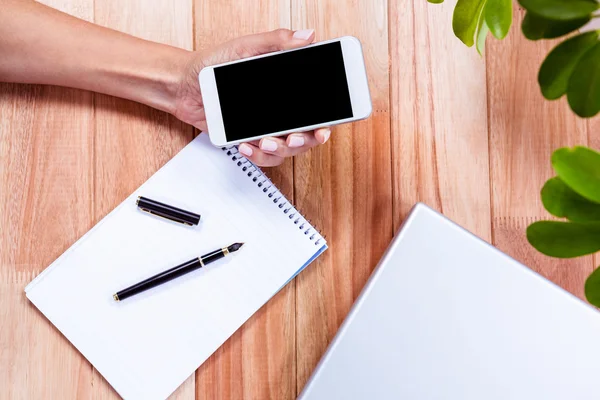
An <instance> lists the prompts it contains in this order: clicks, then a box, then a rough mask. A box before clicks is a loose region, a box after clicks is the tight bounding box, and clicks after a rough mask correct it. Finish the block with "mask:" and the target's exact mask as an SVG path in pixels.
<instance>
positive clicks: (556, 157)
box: [428, 0, 600, 307]
mask: <svg viewBox="0 0 600 400" xmlns="http://www.w3.org/2000/svg"><path fill="white" fill-rule="evenodd" d="M428 1H429V2H430V3H442V2H443V1H444V0H428ZM518 1H519V4H520V5H521V6H522V7H523V8H525V10H526V14H525V17H524V19H523V22H522V24H521V31H522V33H523V35H525V37H526V38H527V39H530V40H540V39H556V38H560V37H562V36H565V35H569V34H571V33H573V32H575V31H578V30H579V29H580V28H582V27H584V26H585V25H586V24H588V23H589V22H590V21H591V20H592V19H594V18H596V17H597V16H599V15H596V12H597V11H598V9H600V4H599V3H598V2H597V1H596V0H518ZM512 12H513V4H512V0H458V1H457V3H456V6H455V8H454V14H453V16H452V30H453V31H454V34H455V35H456V36H457V37H458V38H459V39H460V40H461V41H462V42H463V43H464V44H465V45H467V46H469V47H471V46H473V45H474V44H475V45H476V48H477V51H478V52H479V54H483V51H484V46H485V40H486V38H487V36H488V33H490V32H491V33H492V35H493V36H494V37H495V38H497V39H503V38H504V37H506V35H507V34H508V32H509V30H510V27H511V24H512ZM599 37H600V31H598V30H591V31H588V32H582V33H580V32H578V33H576V34H573V35H571V36H570V37H568V38H567V39H565V40H564V41H562V42H561V43H560V44H558V45H557V46H556V47H554V48H553V49H552V50H551V51H550V53H549V54H548V56H547V57H546V58H545V60H544V61H543V63H542V65H541V67H540V71H539V73H538V83H539V85H540V89H541V92H542V95H543V96H544V97H545V98H546V99H548V100H555V99H558V98H561V97H562V96H563V95H565V94H566V96H567V100H568V103H569V106H570V107H571V109H572V110H573V111H574V112H575V113H576V114H577V115H579V116H580V117H592V116H594V115H596V114H598V112H599V111H600V41H599V40H598V39H599ZM552 166H553V168H554V171H555V172H556V174H557V176H556V177H554V178H552V179H550V180H548V181H547V182H546V184H545V185H544V187H543V188H542V192H541V196H542V203H543V204H544V207H545V208H546V210H548V212H549V213H550V214H552V215H553V216H555V217H559V218H564V219H565V220H563V221H556V220H555V221H538V222H535V223H533V224H531V225H530V226H529V227H528V228H527V240H528V241H529V243H530V244H531V245H532V246H533V247H534V248H535V249H537V250H538V251H540V252H541V253H543V254H546V255H548V256H551V257H559V258H573V257H579V256H583V255H587V254H592V253H595V252H597V251H600V153H598V152H596V151H594V150H591V149H589V148H587V147H575V148H571V149H570V148H561V149H558V150H556V151H555V152H554V154H553V155H552ZM585 296H586V298H587V300H588V301H589V302H590V303H591V304H593V305H595V306H597V307H600V268H597V269H596V270H595V271H594V272H593V273H592V274H591V275H590V276H589V277H588V278H587V280H586V282H585Z"/></svg>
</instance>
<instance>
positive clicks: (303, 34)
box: [292, 29, 315, 40]
mask: <svg viewBox="0 0 600 400" xmlns="http://www.w3.org/2000/svg"><path fill="white" fill-rule="evenodd" d="M314 31H315V30H314V29H301V30H299V31H296V32H294V36H292V37H293V38H294V39H300V40H308V38H310V35H312V34H313V32H314Z"/></svg>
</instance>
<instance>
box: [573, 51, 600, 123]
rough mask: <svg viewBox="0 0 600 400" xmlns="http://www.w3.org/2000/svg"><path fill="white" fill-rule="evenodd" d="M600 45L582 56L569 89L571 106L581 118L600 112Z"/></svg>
mask: <svg viewBox="0 0 600 400" xmlns="http://www.w3.org/2000/svg"><path fill="white" fill-rule="evenodd" d="M599 66H600V43H596V44H595V45H594V47H592V48H591V49H589V50H588V51H587V52H586V53H585V54H584V55H582V56H581V58H580V59H579V62H578V63H577V65H576V66H575V69H574V70H573V73H572V74H571V78H569V85H568V87H567V100H569V106H571V109H572V110H573V111H575V114H577V115H579V116H580V117H584V118H587V117H593V116H594V115H596V114H598V111H600V67H599Z"/></svg>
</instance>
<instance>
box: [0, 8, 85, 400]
mask: <svg viewBox="0 0 600 400" xmlns="http://www.w3.org/2000/svg"><path fill="white" fill-rule="evenodd" d="M45 3H47V4H49V5H51V6H53V7H55V8H58V9H61V10H62V11H65V12H68V13H71V14H74V15H76V16H78V17H80V18H84V19H87V20H91V19H92V18H93V2H92V1H91V0H79V1H61V0H50V1H45ZM92 104H93V101H92V94H91V93H88V92H82V91H77V90H71V89H63V88H56V87H44V86H28V85H17V84H0V226H1V227H2V228H1V229H0V314H1V315H2V318H1V319H2V323H1V324H0V365H2V367H0V398H81V397H86V394H87V393H89V389H90V388H91V378H92V371H91V367H90V366H89V364H88V363H87V362H86V361H85V359H84V358H83V357H82V356H81V355H80V354H79V353H78V352H77V351H76V350H75V349H74V348H73V347H72V346H71V345H70V343H69V342H68V341H67V340H66V339H65V338H64V337H63V336H62V335H61V334H60V333H59V332H58V331H57V330H56V329H54V327H53V326H52V325H51V324H50V322H48V321H47V320H46V319H45V318H44V317H43V316H42V314H41V313H39V312H38V311H37V310H36V309H35V308H34V307H33V306H32V305H31V304H30V303H29V301H27V299H26V298H25V294H24V292H23V289H24V287H25V285H26V284H27V283H29V282H30V281H31V279H33V277H34V276H36V275H37V274H38V273H39V272H41V270H43V269H44V268H46V267H47V266H48V265H49V264H50V263H51V262H52V261H54V259H55V258H56V257H58V256H59V255H60V254H61V253H62V252H63V251H64V250H66V249H67V248H68V247H69V246H70V245H71V244H72V243H73V242H75V241H76V240H77V239H78V238H79V237H81V236H82V235H83V234H84V233H85V232H86V231H87V230H88V229H89V228H90V227H91V226H92V223H93V220H92V213H91V211H92V209H93V197H92V195H93V146H92V145H93V110H92Z"/></svg>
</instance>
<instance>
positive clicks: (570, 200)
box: [542, 177, 600, 222]
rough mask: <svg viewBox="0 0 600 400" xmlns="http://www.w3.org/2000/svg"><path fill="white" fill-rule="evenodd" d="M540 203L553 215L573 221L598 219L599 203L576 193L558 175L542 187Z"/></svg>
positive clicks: (599, 216)
mask: <svg viewBox="0 0 600 400" xmlns="http://www.w3.org/2000/svg"><path fill="white" fill-rule="evenodd" d="M542 203H543V204H544V207H545V208H546V210H548V212H549V213H550V214H552V215H554V216H555V217H560V218H567V219H568V220H569V221H575V222H590V221H600V204H598V203H594V202H592V201H589V200H588V199H586V198H585V197H583V196H581V195H580V194H578V193H576V192H575V191H574V190H573V189H571V188H570V187H568V186H567V185H566V184H565V183H564V182H563V180H562V179H560V178H559V177H555V178H552V179H550V180H548V181H547V182H546V184H545V185H544V187H543V188H542Z"/></svg>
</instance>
